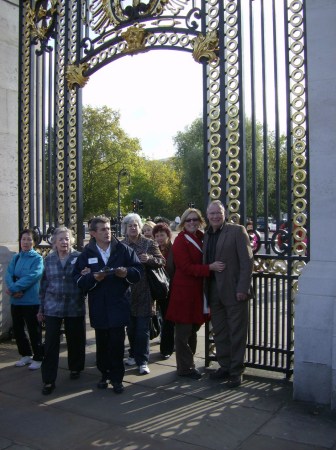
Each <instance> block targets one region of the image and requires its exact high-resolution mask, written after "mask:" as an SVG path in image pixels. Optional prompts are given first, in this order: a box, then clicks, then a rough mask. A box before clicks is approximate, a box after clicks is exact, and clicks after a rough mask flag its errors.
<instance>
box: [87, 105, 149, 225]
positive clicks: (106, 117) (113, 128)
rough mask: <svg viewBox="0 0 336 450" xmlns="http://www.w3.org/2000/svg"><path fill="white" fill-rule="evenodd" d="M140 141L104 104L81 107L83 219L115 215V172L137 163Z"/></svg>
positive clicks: (116, 194)
mask: <svg viewBox="0 0 336 450" xmlns="http://www.w3.org/2000/svg"><path fill="white" fill-rule="evenodd" d="M140 150H141V147H140V143H139V140H138V139H134V138H130V137H129V136H128V135H127V134H126V133H125V131H124V130H122V128H121V127H120V114H119V112H118V111H114V110H112V109H111V108H108V107H107V106H102V107H98V108H93V107H91V106H86V107H84V108H83V192H84V218H85V219H87V218H89V217H92V216H94V215H99V214H106V215H108V216H115V217H116V216H117V202H118V198H117V197H118V173H119V171H120V170H121V169H122V168H123V167H125V168H127V169H128V170H131V168H132V167H137V166H138V165H139V164H140V161H141V158H140Z"/></svg>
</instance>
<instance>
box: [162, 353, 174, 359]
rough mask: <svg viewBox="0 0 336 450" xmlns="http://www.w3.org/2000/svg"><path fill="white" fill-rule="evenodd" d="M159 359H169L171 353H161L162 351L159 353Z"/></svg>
mask: <svg viewBox="0 0 336 450" xmlns="http://www.w3.org/2000/svg"><path fill="white" fill-rule="evenodd" d="M160 356H161V359H169V358H170V357H171V355H169V354H168V355H163V354H162V353H161V355H160Z"/></svg>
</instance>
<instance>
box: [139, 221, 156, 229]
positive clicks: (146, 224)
mask: <svg viewBox="0 0 336 450" xmlns="http://www.w3.org/2000/svg"><path fill="white" fill-rule="evenodd" d="M155 225H156V223H155V222H152V221H151V220H147V222H145V223H144V224H143V225H142V228H143V227H145V226H147V227H149V228H151V229H153V228H154V227H155Z"/></svg>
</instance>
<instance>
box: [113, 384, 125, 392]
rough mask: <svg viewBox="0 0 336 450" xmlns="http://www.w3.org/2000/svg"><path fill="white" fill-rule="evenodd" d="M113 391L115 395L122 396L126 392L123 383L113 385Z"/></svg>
mask: <svg viewBox="0 0 336 450" xmlns="http://www.w3.org/2000/svg"><path fill="white" fill-rule="evenodd" d="M112 386H113V391H114V393H115V394H121V393H122V392H124V389H125V388H124V385H123V384H122V383H112Z"/></svg>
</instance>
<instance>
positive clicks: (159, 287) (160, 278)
mask: <svg viewBox="0 0 336 450" xmlns="http://www.w3.org/2000/svg"><path fill="white" fill-rule="evenodd" d="M147 280H148V284H149V289H150V292H151V294H152V297H153V300H159V301H160V300H166V299H167V298H168V294H169V276H168V274H167V272H166V271H165V269H164V268H163V267H157V268H153V267H147Z"/></svg>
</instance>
